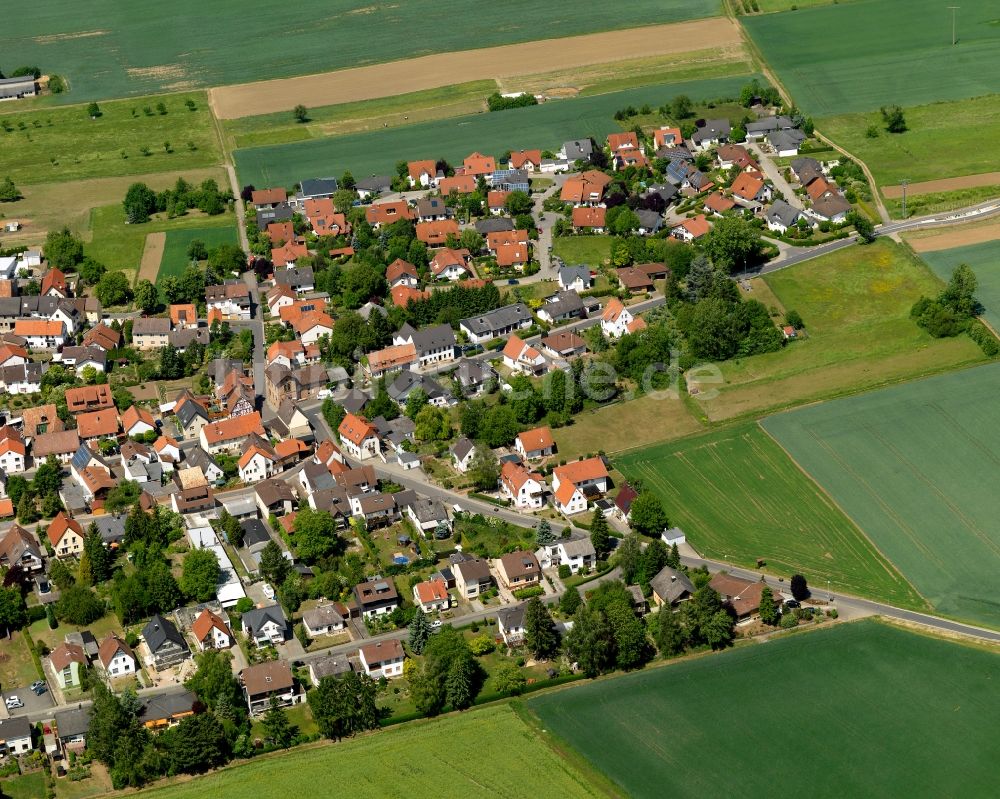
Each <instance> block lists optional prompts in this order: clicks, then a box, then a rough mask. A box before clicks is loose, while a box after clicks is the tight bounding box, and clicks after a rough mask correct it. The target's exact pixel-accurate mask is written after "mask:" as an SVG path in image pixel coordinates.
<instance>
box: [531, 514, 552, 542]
mask: <svg viewBox="0 0 1000 799" xmlns="http://www.w3.org/2000/svg"><path fill="white" fill-rule="evenodd" d="M555 540H556V535H555V533H553V532H552V525H551V524H549V520H548V519H541V520H540V521H539V522H538V524H537V525H535V541H536V542H537V543H538V545H539V546H546V545H547V544H551V543H552V542H553V541H555Z"/></svg>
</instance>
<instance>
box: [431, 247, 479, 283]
mask: <svg viewBox="0 0 1000 799" xmlns="http://www.w3.org/2000/svg"><path fill="white" fill-rule="evenodd" d="M467 254H468V250H453V249H451V248H450V247H443V248H442V249H440V250H438V251H437V252H436V253H434V257H433V258H432V259H431V262H430V270H431V274H432V275H434V277H436V278H441V279H444V280H450V281H457V280H462V279H464V278H466V277H468V275H469V268H468V265H467V262H466V255H467Z"/></svg>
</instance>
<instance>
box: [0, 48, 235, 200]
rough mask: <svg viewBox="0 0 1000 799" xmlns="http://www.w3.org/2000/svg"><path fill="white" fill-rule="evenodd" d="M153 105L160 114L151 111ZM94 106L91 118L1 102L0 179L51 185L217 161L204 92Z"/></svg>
mask: <svg viewBox="0 0 1000 799" xmlns="http://www.w3.org/2000/svg"><path fill="white" fill-rule="evenodd" d="M6 63H9V61H6V60H5V64H6ZM188 101H190V102H191V103H193V104H194V110H190V109H189V108H188V106H187V105H186V102H188ZM160 102H162V103H163V105H164V106H165V110H166V113H165V114H161V113H160V112H159V111H158V110H157V107H156V106H157V104H158V103H160ZM99 108H100V112H101V114H100V116H99V117H97V119H91V118H90V116H89V114H88V113H87V106H85V105H74V106H68V107H63V108H55V107H51V106H49V107H41V108H35V109H33V110H27V111H19V110H18V105H17V103H4V104H2V106H0V149H2V150H3V154H4V158H3V169H2V172H3V174H4V176H7V175H9V176H10V177H11V178H13V180H14V182H15V183H17V184H35V183H54V182H62V181H72V180H81V179H85V178H98V177H116V176H119V175H138V174H144V173H147V172H167V171H170V172H178V171H182V170H188V169H197V168H199V167H207V166H212V165H215V164H219V163H221V161H222V155H221V152H220V149H219V142H218V138H217V136H216V135H215V130H214V128H213V122H212V114H211V111H210V110H209V108H208V103H207V99H206V96H205V93H204V92H189V93H186V94H173V95H168V96H164V97H139V98H136V99H135V100H125V101H118V102H102V103H100V104H99ZM147 111H148V113H147ZM165 144H169V145H170V147H169V152H168V149H167V148H166V147H165ZM144 147H145V148H147V149H148V151H149V155H144V154H143V153H142V148H144Z"/></svg>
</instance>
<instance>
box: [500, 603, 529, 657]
mask: <svg viewBox="0 0 1000 799" xmlns="http://www.w3.org/2000/svg"><path fill="white" fill-rule="evenodd" d="M526 607H527V603H526V602H521V603H520V604H518V605H508V606H507V607H504V608H501V609H500V610H498V611H497V632H499V633H500V637H501V638H503V642H504V643H505V644H507V646H510V647H516V646H520V645H521V644H523V643H524V635H525V627H524V611H525V608H526Z"/></svg>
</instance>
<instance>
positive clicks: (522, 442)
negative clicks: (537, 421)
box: [514, 425, 556, 460]
mask: <svg viewBox="0 0 1000 799" xmlns="http://www.w3.org/2000/svg"><path fill="white" fill-rule="evenodd" d="M514 449H515V451H516V452H517V453H518V454H519V455H520V456H521V457H522V458H524V459H525V460H534V459H535V458H544V457H546V456H548V455H551V454H552V453H553V452H555V451H556V442H555V439H553V438H552V429H551V428H550V427H548V426H547V425H546V426H543V427H536V428H534V429H532V430H525V431H524V432H523V433H518V434H517V438H515V439H514Z"/></svg>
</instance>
